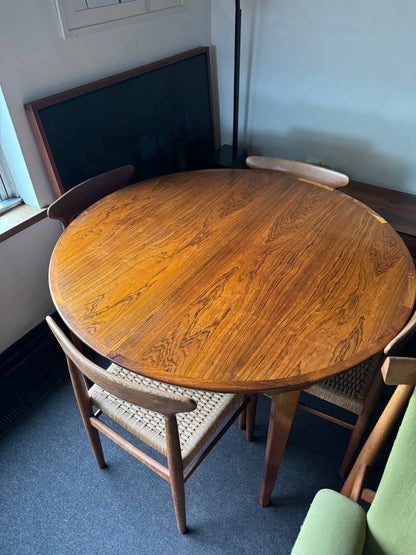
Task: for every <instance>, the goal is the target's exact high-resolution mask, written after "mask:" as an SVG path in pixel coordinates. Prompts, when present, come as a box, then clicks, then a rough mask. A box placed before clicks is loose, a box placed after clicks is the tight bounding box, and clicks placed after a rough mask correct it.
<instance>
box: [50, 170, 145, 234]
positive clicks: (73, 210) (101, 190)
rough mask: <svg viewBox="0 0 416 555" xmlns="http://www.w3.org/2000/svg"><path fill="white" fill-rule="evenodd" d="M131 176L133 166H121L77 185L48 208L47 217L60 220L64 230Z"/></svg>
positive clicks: (119, 187)
mask: <svg viewBox="0 0 416 555" xmlns="http://www.w3.org/2000/svg"><path fill="white" fill-rule="evenodd" d="M133 174H134V167H133V166H130V165H128V166H121V167H119V168H115V169H113V170H110V171H108V172H105V173H100V174H99V175H96V176H94V177H91V178H90V179H87V180H86V181H83V182H82V183H79V184H78V185H76V186H75V187H72V189H69V191H67V192H66V193H64V194H63V195H62V196H60V197H59V198H57V199H56V200H55V201H54V202H53V203H52V204H51V205H50V206H49V208H48V211H47V214H48V217H49V218H52V219H54V220H60V221H61V222H62V226H63V228H64V229H65V228H66V227H68V225H69V224H70V223H71V221H72V220H73V219H74V218H76V217H77V216H78V215H79V214H81V212H83V211H84V210H85V209H86V208H88V207H89V206H91V204H93V203H94V202H97V200H100V199H101V198H103V197H105V196H107V195H109V194H110V193H112V192H113V191H117V190H118V189H122V188H123V187H125V186H126V185H127V183H128V181H129V179H130V178H131V176H132V175H133Z"/></svg>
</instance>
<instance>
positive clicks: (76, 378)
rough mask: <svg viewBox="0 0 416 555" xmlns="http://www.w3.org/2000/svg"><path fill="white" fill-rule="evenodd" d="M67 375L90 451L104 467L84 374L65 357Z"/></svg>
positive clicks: (101, 449)
mask: <svg viewBox="0 0 416 555" xmlns="http://www.w3.org/2000/svg"><path fill="white" fill-rule="evenodd" d="M67 362H68V370H69V375H70V376H71V382H72V387H73V388H74V393H75V397H76V400H77V403H78V408H79V411H80V413H81V416H82V421H83V423H84V427H85V431H86V432H87V436H88V439H89V440H90V444H91V448H92V452H93V453H94V457H95V460H96V461H97V464H98V466H99V467H100V468H106V466H107V465H106V463H105V460H104V454H103V448H102V446H101V440H100V434H99V433H98V430H96V429H95V428H94V427H93V426H92V425H91V422H90V418H91V417H93V416H94V415H93V411H92V406H91V401H90V397H89V395H88V390H87V386H86V385H85V381H84V376H83V375H82V373H81V372H80V371H79V370H78V368H77V367H76V366H75V365H74V364H73V362H72V361H71V360H69V359H68V358H67Z"/></svg>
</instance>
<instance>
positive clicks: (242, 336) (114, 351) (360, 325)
mask: <svg viewBox="0 0 416 555" xmlns="http://www.w3.org/2000/svg"><path fill="white" fill-rule="evenodd" d="M49 279H50V289H51V293H52V297H53V300H54V303H55V306H56V308H57V309H58V311H59V313H60V314H61V316H62V317H63V319H64V321H65V322H66V323H67V324H68V325H69V327H70V329H71V330H72V331H73V332H74V333H75V334H76V335H77V336H79V337H80V338H81V339H82V341H84V342H85V343H87V344H88V345H89V346H90V347H92V348H93V349H94V350H96V351H98V352H99V353H101V354H102V355H104V356H105V357H107V358H109V359H110V360H112V361H113V362H116V363H117V364H120V365H122V366H124V367H126V368H128V369H130V370H132V371H135V372H138V373H141V374H144V375H146V376H149V377H151V378H155V379H158V380H162V381H166V382H170V383H174V384H178V385H182V386H185V387H198V388H202V389H211V390H217V391H230V392H231V391H253V392H254V391H265V390H275V391H286V390H290V389H297V388H301V387H304V386H307V385H309V384H311V383H313V382H315V381H318V380H321V379H323V378H325V377H328V376H331V375H334V374H336V373H338V372H340V371H342V370H344V369H346V368H348V367H350V366H352V365H354V364H357V363H358V362H361V361H362V360H364V359H366V358H368V357H369V356H371V355H372V354H374V353H376V352H378V351H380V350H382V349H383V348H384V347H385V346H386V344H387V343H388V342H389V341H390V340H391V339H392V338H393V337H394V336H395V335H396V334H397V333H398V332H399V331H400V329H401V328H402V327H403V326H404V324H405V323H406V321H407V319H408V318H409V316H410V313H411V310H412V307H413V305H414V301H415V290H416V287H415V285H416V280H415V269H414V266H413V263H412V260H411V257H410V255H409V252H408V251H407V249H406V247H405V245H404V244H403V242H402V240H401V239H400V237H399V236H398V235H397V233H396V232H395V231H394V230H393V229H392V228H391V227H390V226H389V225H388V224H387V223H385V221H384V220H383V219H382V218H379V217H378V216H377V215H376V214H375V213H374V212H372V211H371V210H370V209H368V208H367V207H366V206H365V205H362V204H361V203H359V202H358V201H355V200H354V199H352V198H350V197H348V196H346V195H344V194H343V193H342V192H341V191H338V190H331V189H328V188H323V187H318V186H315V185H313V184H311V183H308V182H305V181H301V180H298V179H297V178H296V176H294V175H292V174H280V173H274V172H267V171H265V172H261V171H255V172H254V171H245V170H205V171H198V172H187V173H183V174H174V175H171V176H165V177H160V178H156V179H152V180H149V181H146V182H141V183H138V184H136V185H132V186H130V187H127V188H125V189H123V190H120V191H118V192H116V193H113V194H112V195H109V196H108V197H106V198H105V199H102V200H101V201H99V202H97V203H96V204H95V205H93V206H92V207H90V208H88V209H87V210H86V211H85V212H84V213H83V214H81V215H80V216H79V217H78V218H77V219H76V220H75V221H74V222H72V224H71V225H70V226H69V227H68V228H67V229H66V231H65V232H64V233H63V235H62V236H61V238H60V239H59V241H58V243H57V245H56V248H55V250H54V253H53V255H52V259H51V264H50V276H49Z"/></svg>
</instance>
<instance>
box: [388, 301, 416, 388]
mask: <svg viewBox="0 0 416 555" xmlns="http://www.w3.org/2000/svg"><path fill="white" fill-rule="evenodd" d="M415 333H416V309H415V311H414V312H413V314H412V316H411V318H410V320H409V321H408V322H407V324H406V325H405V327H404V328H403V329H402V330H401V332H400V333H398V334H397V335H396V337H395V338H394V339H392V340H391V341H390V343H389V344H388V345H387V346H386V348H385V349H384V354H385V355H386V356H393V355H397V354H399V353H400V350H401V349H402V348H403V347H404V346H405V345H406V344H407V343H408V342H409V341H410V339H411V338H412V336H413V335H414V334H415ZM401 383H403V382H401Z"/></svg>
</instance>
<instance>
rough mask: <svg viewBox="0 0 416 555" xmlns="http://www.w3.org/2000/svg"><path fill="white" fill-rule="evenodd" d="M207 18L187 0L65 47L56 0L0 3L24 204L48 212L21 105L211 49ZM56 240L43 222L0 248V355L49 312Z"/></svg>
mask: <svg viewBox="0 0 416 555" xmlns="http://www.w3.org/2000/svg"><path fill="white" fill-rule="evenodd" d="M210 14H211V11H210V2H209V1H208V0H185V1H184V7H183V8H182V9H179V10H173V11H171V12H164V13H163V14H162V13H161V14H157V15H150V16H144V17H143V19H142V20H140V21H139V22H138V23H129V24H126V25H122V26H120V27H117V28H114V29H111V30H105V31H97V32H94V33H90V34H86V35H84V36H81V37H78V38H71V39H68V40H64V39H63V38H62V37H61V33H60V29H59V27H58V20H57V15H56V10H55V3H54V1H53V0H36V1H30V2H28V1H27V2H16V0H1V2H0V87H1V88H2V91H3V94H4V97H5V100H6V103H7V105H8V108H9V111H10V114H11V118H12V121H13V124H14V126H15V130H16V134H17V138H18V140H19V143H20V146H21V149H22V152H23V156H24V159H25V161H26V165H27V168H28V171H29V175H30V177H31V179H32V182H33V184H34V189H28V188H24V190H22V189H21V190H20V192H21V193H22V194H23V195H24V198H25V200H26V202H27V203H28V204H33V205H35V206H41V207H42V206H46V205H47V204H49V203H50V202H51V201H52V200H53V194H52V190H51V187H50V184H49V182H48V179H47V177H46V173H45V170H44V167H43V164H42V161H41V159H40V156H39V153H38V150H37V147H36V144H35V141H34V138H33V135H32V132H31V130H30V127H29V125H28V122H27V119H26V115H25V112H24V109H23V104H24V103H25V102H28V101H29V100H34V99H36V98H41V97H43V96H46V95H49V94H53V93H55V92H59V91H61V90H65V89H67V88H70V87H74V86H77V85H79V84H83V83H86V82H89V81H92V80H95V79H100V78H101V77H105V76H107V75H111V74H113V73H118V72H121V71H124V70H126V69H129V68H133V67H136V66H139V65H143V64H145V63H148V62H151V61H154V60H158V59H161V58H164V57H166V56H170V55H173V54H176V53H179V52H182V51H185V50H188V49H191V48H195V47H197V46H200V45H206V44H209V43H210V25H211V22H210ZM0 124H1V122H0ZM58 236H59V225H58V224H57V223H56V222H52V221H49V220H43V221H42V222H39V223H37V224H36V225H34V226H31V227H30V228H28V229H27V230H25V231H23V232H21V233H19V234H18V235H16V236H14V237H12V238H10V239H8V240H6V241H4V242H3V243H0V261H1V269H0V283H1V293H0V331H1V333H0V352H1V351H3V350H4V349H6V348H7V347H8V346H9V345H11V344H12V343H13V342H14V341H16V340H17V339H19V338H20V337H21V336H22V335H24V333H26V332H27V331H29V330H30V329H31V328H32V327H34V326H35V325H37V324H38V323H39V322H40V321H42V319H43V318H44V317H45V315H46V314H47V313H48V312H50V311H52V310H53V307H52V303H51V301H50V297H49V291H48V284H47V267H48V261H49V258H50V254H51V252H52V248H53V245H54V244H55V242H56V239H57V238H58Z"/></svg>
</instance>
